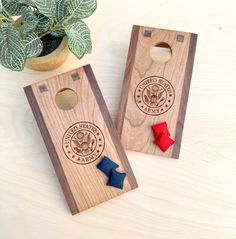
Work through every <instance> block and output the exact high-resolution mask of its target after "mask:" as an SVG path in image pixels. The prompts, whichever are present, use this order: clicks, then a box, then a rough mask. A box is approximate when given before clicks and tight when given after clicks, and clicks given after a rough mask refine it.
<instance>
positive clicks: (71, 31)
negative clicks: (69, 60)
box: [65, 19, 92, 59]
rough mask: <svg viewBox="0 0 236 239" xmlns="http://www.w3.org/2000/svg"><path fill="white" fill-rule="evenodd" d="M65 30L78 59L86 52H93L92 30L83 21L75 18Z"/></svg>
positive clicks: (71, 48) (69, 44) (71, 49)
mask: <svg viewBox="0 0 236 239" xmlns="http://www.w3.org/2000/svg"><path fill="white" fill-rule="evenodd" d="M65 31H66V34H67V36H68V46H69V49H70V51H71V52H73V53H74V54H75V55H76V56H77V58H78V59H81V58H82V57H83V56H84V55H85V54H86V53H91V50H92V43H91V37H90V31H89V28H88V27H87V25H86V24H85V23H84V22H83V21H81V20H77V19H74V21H71V22H70V24H69V25H67V26H66V27H65Z"/></svg>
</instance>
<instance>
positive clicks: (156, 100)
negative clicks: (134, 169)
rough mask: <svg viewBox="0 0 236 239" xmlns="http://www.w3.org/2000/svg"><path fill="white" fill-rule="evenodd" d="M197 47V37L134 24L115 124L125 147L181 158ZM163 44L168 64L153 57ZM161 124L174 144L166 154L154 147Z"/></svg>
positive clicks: (191, 34)
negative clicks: (155, 132)
mask: <svg viewBox="0 0 236 239" xmlns="http://www.w3.org/2000/svg"><path fill="white" fill-rule="evenodd" d="M196 43H197V35H196V34H193V33H186V32H180V31H174V30H172V31H171V30H166V29H157V28H153V27H145V26H133V30H132V36H131V39H130V47H129V53H128V58H127V64H126V71H125V76H124V82H123V87H122V93H121V97H120V98H121V100H120V106H119V109H118V112H117V123H116V125H117V129H118V132H119V134H120V137H121V141H122V144H123V145H124V147H125V149H128V150H134V151H137V152H142V153H148V154H155V155H160V156H166V157H171V158H177V159H178V158H179V154H180V147H181V140H182V134H183V127H184V120H185V114H186V107H187V102H188V95H189V90H190V83H191V77H192V71H193V63H194V56H195V50H196ZM158 44H161V45H162V46H163V47H164V48H169V49H170V51H171V57H170V59H169V60H168V61H164V62H163V61H161V62H160V61H156V60H154V59H153V58H152V57H151V54H150V50H151V49H152V48H153V47H155V46H157V45H158ZM161 122H166V123H167V125H168V129H169V131H170V133H171V137H172V138H173V139H174V140H175V144H174V146H173V147H171V148H170V149H168V150H167V151H166V152H162V151H161V150H160V148H159V147H157V146H156V145H155V144H153V141H154V137H153V131H152V129H151V126H152V125H155V124H158V123H161ZM137 139H138V140H137Z"/></svg>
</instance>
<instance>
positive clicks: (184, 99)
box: [172, 33, 197, 159]
mask: <svg viewBox="0 0 236 239" xmlns="http://www.w3.org/2000/svg"><path fill="white" fill-rule="evenodd" d="M196 45H197V34H193V33H192V34H191V38H190V43H189V53H188V59H187V65H186V70H185V77H184V85H183V90H182V95H181V102H180V109H179V113H178V120H177V128H176V133H175V141H176V142H175V144H174V148H173V151H172V157H173V158H177V159H178V158H179V154H180V147H181V141H182V136H183V129H184V121H185V115H186V110H187V103H188V97H189V90H190V84H191V78H192V72H193V64H194V56H195V52H196Z"/></svg>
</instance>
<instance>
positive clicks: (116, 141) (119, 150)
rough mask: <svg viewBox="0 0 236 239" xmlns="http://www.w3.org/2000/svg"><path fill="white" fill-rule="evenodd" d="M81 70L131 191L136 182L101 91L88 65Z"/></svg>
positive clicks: (135, 186) (136, 185)
mask: <svg viewBox="0 0 236 239" xmlns="http://www.w3.org/2000/svg"><path fill="white" fill-rule="evenodd" d="M83 69H84V71H85V73H86V76H87V78H88V81H89V84H90V87H91V89H92V91H93V94H94V96H95V98H96V100H97V103H98V106H99V109H100V111H101V113H102V116H103V119H104V121H105V123H106V125H107V128H108V130H109V133H110V136H111V138H112V141H113V143H114V146H115V147H116V151H117V153H118V155H119V158H120V160H121V162H122V164H123V166H124V170H125V172H126V173H127V178H128V182H129V184H130V187H131V189H135V188H137V187H138V184H137V180H136V178H135V176H134V173H133V170H132V168H131V165H130V163H129V161H128V158H127V156H126V153H125V151H124V148H123V146H122V144H121V141H120V139H119V136H118V132H117V130H116V128H115V125H114V124H113V122H112V119H111V116H110V113H109V111H108V108H107V106H106V103H105V100H104V98H103V96H102V93H101V90H100V88H99V85H98V83H97V80H96V78H95V75H94V73H93V70H92V67H91V66H90V65H85V66H83Z"/></svg>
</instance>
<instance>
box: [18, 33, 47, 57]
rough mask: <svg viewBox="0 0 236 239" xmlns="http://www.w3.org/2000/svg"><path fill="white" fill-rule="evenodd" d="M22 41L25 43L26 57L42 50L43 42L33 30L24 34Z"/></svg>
mask: <svg viewBox="0 0 236 239" xmlns="http://www.w3.org/2000/svg"><path fill="white" fill-rule="evenodd" d="M23 43H24V44H25V52H26V56H27V58H30V57H36V56H38V55H40V53H41V52H42V50H43V43H42V41H41V40H40V38H39V37H38V36H37V34H35V33H34V32H31V33H29V34H27V35H26V36H24V38H23Z"/></svg>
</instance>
